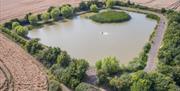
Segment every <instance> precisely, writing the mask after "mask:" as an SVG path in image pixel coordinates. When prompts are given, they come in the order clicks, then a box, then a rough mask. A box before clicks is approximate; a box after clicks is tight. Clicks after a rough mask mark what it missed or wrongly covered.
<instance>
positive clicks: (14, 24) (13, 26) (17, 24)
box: [12, 22, 20, 29]
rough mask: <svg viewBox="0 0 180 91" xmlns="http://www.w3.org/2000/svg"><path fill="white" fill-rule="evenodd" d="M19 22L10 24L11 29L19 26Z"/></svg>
mask: <svg viewBox="0 0 180 91" xmlns="http://www.w3.org/2000/svg"><path fill="white" fill-rule="evenodd" d="M19 25H20V24H19V22H13V23H12V29H15V27H17V26H19Z"/></svg>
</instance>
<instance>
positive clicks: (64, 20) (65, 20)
mask: <svg viewBox="0 0 180 91" xmlns="http://www.w3.org/2000/svg"><path fill="white" fill-rule="evenodd" d="M101 10H103V9H101ZM114 10H122V11H128V12H135V13H139V14H145V15H146V14H148V13H146V12H138V11H132V10H124V9H114ZM86 13H89V11H85V12H80V13H78V14H76V17H77V16H80V15H83V14H86ZM71 20H72V19H63V21H62V20H60V21H56V22H53V25H54V24H55V25H56V23H64V22H67V21H71ZM127 22H128V21H127ZM44 25H46V24H44ZM47 25H48V26H49V24H47ZM157 25H158V23H157V24H156V26H157ZM155 28H156V27H154V30H155ZM151 35H152V34H150V36H151ZM148 42H149V41H148ZM137 56H138V55H137Z"/></svg>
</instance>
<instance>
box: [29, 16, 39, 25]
mask: <svg viewBox="0 0 180 91" xmlns="http://www.w3.org/2000/svg"><path fill="white" fill-rule="evenodd" d="M28 20H29V22H30V24H32V25H36V24H37V22H38V17H37V16H36V15H29V16H28Z"/></svg>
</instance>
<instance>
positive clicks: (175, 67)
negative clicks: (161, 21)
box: [158, 10, 180, 86]
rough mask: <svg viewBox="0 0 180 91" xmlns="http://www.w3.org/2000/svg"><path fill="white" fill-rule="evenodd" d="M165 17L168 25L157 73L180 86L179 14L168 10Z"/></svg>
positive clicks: (159, 54) (160, 51)
mask: <svg viewBox="0 0 180 91" xmlns="http://www.w3.org/2000/svg"><path fill="white" fill-rule="evenodd" d="M166 15H167V17H168V19H169V23H168V27H167V30H166V32H165V35H164V39H163V43H162V47H161V48H160V50H159V53H158V59H159V66H158V71H159V72H161V73H163V74H165V75H167V76H169V77H171V78H172V79H173V80H174V81H175V82H176V84H177V85H178V86H180V13H178V12H174V11H172V10H169V11H167V12H166Z"/></svg>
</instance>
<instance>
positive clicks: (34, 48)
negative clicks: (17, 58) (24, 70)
mask: <svg viewBox="0 0 180 91" xmlns="http://www.w3.org/2000/svg"><path fill="white" fill-rule="evenodd" d="M38 41H39V40H38V39H32V40H30V41H28V42H27V43H26V45H25V49H26V50H27V52H28V53H30V54H35V53H37V52H38V51H39V50H41V49H42V46H41V45H40V44H39V43H38Z"/></svg>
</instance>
